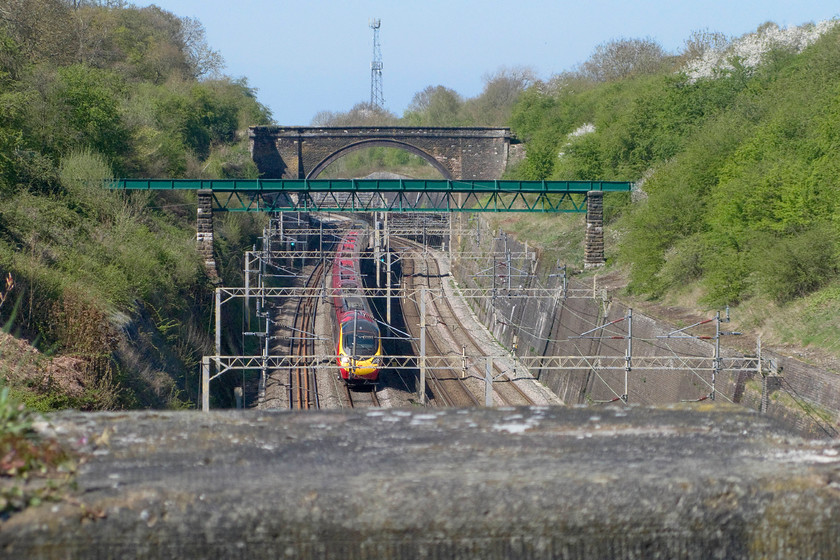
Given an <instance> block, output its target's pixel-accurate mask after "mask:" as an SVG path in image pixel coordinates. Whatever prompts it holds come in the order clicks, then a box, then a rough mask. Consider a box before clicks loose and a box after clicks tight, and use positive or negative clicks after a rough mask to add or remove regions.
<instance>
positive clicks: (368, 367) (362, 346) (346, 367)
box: [338, 316, 382, 384]
mask: <svg viewBox="0 0 840 560" xmlns="http://www.w3.org/2000/svg"><path fill="white" fill-rule="evenodd" d="M338 366H339V370H340V372H341V377H342V379H344V380H346V381H347V382H348V383H358V384H362V383H375V382H376V380H377V379H378V378H379V370H380V369H381V367H382V341H381V340H380V336H379V328H378V327H377V326H376V323H374V322H372V321H371V320H370V319H368V318H366V317H357V316H351V317H349V318H347V319H346V320H344V321H343V322H342V324H341V332H340V336H339V346H338Z"/></svg>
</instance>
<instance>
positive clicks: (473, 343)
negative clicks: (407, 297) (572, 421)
mask: <svg viewBox="0 0 840 560" xmlns="http://www.w3.org/2000/svg"><path fill="white" fill-rule="evenodd" d="M397 246H402V247H406V248H410V249H413V250H416V251H418V255H417V257H416V258H411V259H407V260H404V261H403V277H404V278H407V279H411V280H412V281H413V282H414V286H413V288H414V289H419V283H418V280H420V281H422V282H423V284H425V285H426V286H427V287H429V288H432V289H434V290H435V291H437V292H439V291H440V288H441V287H442V282H443V275H442V274H441V270H440V265H439V263H438V261H437V260H436V259H434V258H432V257H431V256H429V255H428V254H427V253H425V252H423V247H422V246H421V245H419V244H417V243H414V242H411V241H407V240H402V239H401V240H398V241H397ZM423 279H425V280H424V281H423ZM428 303H429V302H427V316H428V317H430V318H431V319H430V320H431V321H432V322H433V323H434V324H435V326H436V330H437V331H438V335H437V336H432V337H431V338H430V337H429V336H428V335H429V330H430V329H427V345H428V340H432V343H433V344H434V346H435V348H437V351H438V352H439V354H440V355H443V354H444V353H449V354H452V353H455V352H457V353H459V354H460V353H461V352H463V354H464V355H465V356H473V357H475V356H485V355H486V354H487V351H486V349H485V348H484V345H483V344H481V343H480V342H479V341H478V340H476V338H475V337H474V336H473V335H472V334H471V328H470V327H468V326H465V325H463V324H462V322H461V320H460V319H459V317H458V314H457V313H456V312H455V310H454V309H453V307H452V305H451V303H450V301H449V299H448V298H445V297H444V298H436V299H433V300H432V301H431V306H428ZM410 307H414V308H416V306H410ZM417 314H418V316H419V310H417ZM418 322H419V321H418ZM441 330H442V331H444V332H443V333H440V331H441ZM458 343H460V345H461V348H460V349H456V348H453V346H454V345H455V344H458ZM459 350H460V351H459ZM480 362H482V363H476V360H474V359H465V367H466V371H464V372H452V371H450V372H448V373H444V372H436V373H435V379H436V382H442V383H444V384H445V387H451V386H452V385H453V383H452V378H453V377H456V378H459V379H458V381H460V386H462V387H466V384H465V383H464V382H463V381H464V380H463V379H460V377H461V376H467V377H471V378H478V379H482V380H483V379H484V376H485V371H484V364H483V360H480ZM492 375H493V377H494V380H495V381H494V382H493V390H494V393H495V395H496V396H497V397H498V399H499V400H500V401H501V402H502V404H504V405H512V406H513V405H526V404H534V403H533V400H532V399H531V398H530V397H529V396H528V395H526V394H525V393H524V392H523V391H522V389H521V388H520V387H519V386H518V385H517V384H516V383H515V382H513V381H512V380H511V379H510V377H509V376H508V375H507V374H506V373H505V372H504V371H503V370H502V368H501V366H500V365H499V364H498V363H497V362H494V366H493V372H492ZM482 385H483V383H482ZM470 395H472V397H473V404H483V402H484V401H483V399H481V400H479V399H477V398H476V397H475V396H474V393H473V392H470ZM450 406H451V405H450Z"/></svg>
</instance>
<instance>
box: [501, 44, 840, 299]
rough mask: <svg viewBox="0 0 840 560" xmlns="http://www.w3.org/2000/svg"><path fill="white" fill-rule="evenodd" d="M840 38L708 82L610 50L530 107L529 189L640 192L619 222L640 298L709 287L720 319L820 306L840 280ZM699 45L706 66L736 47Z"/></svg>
mask: <svg viewBox="0 0 840 560" xmlns="http://www.w3.org/2000/svg"><path fill="white" fill-rule="evenodd" d="M838 38H840V29H837V28H836V29H834V30H833V31H831V32H829V33H828V34H826V35H824V36H823V37H822V38H821V39H820V40H819V41H817V42H816V43H815V44H814V45H812V46H811V47H809V48H808V49H806V50H805V51H804V52H802V53H801V54H794V53H792V52H791V51H789V50H786V49H776V50H774V51H771V52H769V53H767V54H766V55H765V57H764V59H763V60H764V62H763V63H762V64H761V65H760V66H758V67H756V68H748V67H746V66H745V65H744V64H743V63H741V61H739V60H737V59H734V60H732V62H733V66H734V67H733V69H731V70H724V71H719V72H718V73H717V75H716V76H715V77H714V78H705V79H697V80H689V79H688V78H687V77H685V76H682V75H679V74H674V73H673V71H672V70H671V69H670V68H669V64H668V63H667V61H666V60H664V59H661V60H659V62H656V61H655V60H654V59H656V58H657V56H653V57H652V58H651V59H650V60H651V61H652V64H650V65H646V66H644V68H642V67H639V68H638V70H639V71H636V69H634V68H633V67H632V66H621V65H620V64H617V63H619V62H621V60H623V58H622V57H623V56H624V55H628V56H629V55H633V49H629V47H630V46H632V45H630V44H629V43H626V42H625V44H623V45H620V44H619V43H616V44H612V45H604V46H602V47H603V48H600V49H599V50H598V52H596V56H593V58H592V59H591V60H590V61H588V63H587V67H586V68H582V69H581V71H580V72H579V73H577V74H575V73H566V74H562V75H560V76H557V77H556V78H554V79H553V80H551V81H549V82H547V83H539V84H536V85H535V86H534V87H531V88H530V89H528V90H527V91H526V92H525V93H524V94H523V95H522V96H521V97H520V98H519V101H518V103H517V105H516V107H515V108H514V111H513V114H512V118H511V124H512V126H513V128H514V131H515V132H516V133H517V134H518V135H519V137H520V138H522V139H524V140H525V141H526V148H527V157H526V159H525V161H524V162H523V163H522V164H521V165H520V166H519V167H518V168H517V170H516V176H518V177H521V178H527V179H541V178H546V177H550V178H555V179H596V178H600V179H619V180H633V181H637V184H638V186H639V189H640V196H638V197H637V199H638V200H637V202H636V203H634V204H632V205H628V206H621V205H619V206H618V207H617V208H616V209H617V210H619V211H620V212H621V213H622V216H621V218H620V222H619V227H620V229H621V230H622V232H623V237H622V239H621V242H620V247H619V254H618V261H619V262H621V263H622V264H624V265H626V266H627V267H629V270H630V285H629V289H630V291H631V292H633V293H637V294H643V295H647V296H651V297H659V296H662V295H663V294H665V293H666V292H668V291H669V290H679V289H683V288H684V287H686V286H695V287H701V288H702V290H703V300H704V301H705V303H707V304H710V305H722V304H726V303H735V302H738V301H743V300H745V299H748V298H750V297H753V296H759V297H762V298H765V299H769V300H773V301H775V302H777V303H779V304H784V303H785V302H790V301H793V300H795V299H797V298H801V297H804V296H807V295H808V294H810V293H813V292H815V291H818V290H820V289H822V288H823V287H824V286H827V285H830V284H831V283H832V282H833V281H834V280H835V279H836V277H837V272H838V255H837V251H836V250H835V248H834V247H835V245H836V242H837V233H836V232H837V231H838V229H837V228H838V225H840V211H839V210H838V208H840V179H838V177H840V156H838V154H840V151H839V150H838V148H839V147H840V133H838V132H837V131H838V130H840V78H838V76H840V41H838ZM692 41H693V42H691V43H687V48H689V49H692V50H693V51H697V52H699V51H702V50H705V49H706V48H708V47H710V46H714V45H719V44H725V43H726V40H725V38H724V37H722V36H720V35H719V34H710V33H705V34H702V35H696V36H695V37H694V38H693V40H692ZM607 46H610V47H615V48H611V49H608V48H607ZM619 46H623V47H628V48H625V49H624V50H623V51H622V52H619V51H621V50H622V49H618V47H619ZM637 46H640V47H641V46H643V45H641V43H640V44H639V45H637ZM651 53H653V54H655V53H654V52H653V51H650V53H648V54H651ZM637 54H638V53H637ZM619 55H622V56H619ZM686 56H687V55H686ZM630 58H631V59H632V58H633V57H632V56H631V57H630ZM640 60H641V59H640ZM654 62H656V63H654ZM607 63H609V64H607ZM613 63H616V64H613ZM596 70H597V72H596ZM625 70H626V71H625ZM585 124H586V125H589V124H591V125H592V126H591V128H590V129H589V130H590V131H589V132H586V133H581V131H582V130H583V125H585ZM593 129H594V130H593ZM573 132H575V134H572V133H573ZM768 255H772V258H768Z"/></svg>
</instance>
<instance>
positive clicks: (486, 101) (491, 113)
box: [465, 67, 536, 126]
mask: <svg viewBox="0 0 840 560" xmlns="http://www.w3.org/2000/svg"><path fill="white" fill-rule="evenodd" d="M535 80H536V77H535V74H534V71H533V70H531V69H530V68H524V67H518V68H502V69H500V70H499V71H497V72H496V73H495V74H491V75H488V76H485V78H484V89H483V90H482V92H481V94H480V95H479V96H478V97H476V98H473V99H470V100H469V101H467V103H466V106H465V113H466V114H467V120H468V121H469V123H470V124H473V125H477V126H482V125H483V126H500V125H504V124H507V122H508V121H509V120H510V115H511V113H512V111H513V106H514V105H515V104H516V101H517V100H518V99H519V96H520V95H521V94H522V92H524V91H525V90H526V89H528V86H530V85H531V84H532V83H534V81H535Z"/></svg>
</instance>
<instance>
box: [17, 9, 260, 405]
mask: <svg viewBox="0 0 840 560" xmlns="http://www.w3.org/2000/svg"><path fill="white" fill-rule="evenodd" d="M0 2H2V3H3V5H4V6H5V7H4V8H2V9H3V13H4V17H3V18H2V20H0V194H2V195H3V197H4V204H3V205H0V271H2V272H3V274H4V275H5V273H6V272H11V273H12V274H13V275H14V278H15V282H16V287H15V299H14V301H15V306H14V308H11V306H8V305H7V306H5V307H4V308H3V309H0V312H2V314H3V317H2V320H3V323H4V324H6V325H9V328H10V329H11V330H12V331H13V332H14V333H15V334H17V335H19V336H23V337H26V338H29V339H30V340H33V341H35V344H36V345H37V346H38V347H39V348H40V349H42V350H47V351H49V352H57V353H59V354H69V355H71V356H73V359H74V360H79V362H78V363H79V364H80V365H79V366H78V367H79V368H80V369H81V370H82V371H81V373H82V374H83V376H84V378H85V387H84V391H83V392H82V393H81V394H80V395H73V396H71V395H68V394H66V393H65V392H64V391H63V390H62V389H61V387H59V386H58V385H49V386H47V385H44V384H43V383H41V384H35V385H31V386H30V385H25V386H24V385H20V384H18V385H15V386H14V390H15V391H16V392H17V393H18V394H20V395H21V396H22V397H23V398H24V399H25V400H26V402H28V403H30V404H31V405H32V406H35V407H37V408H39V409H43V410H49V409H54V408H58V407H66V406H72V407H76V408H81V409H103V408H105V409H109V408H114V407H119V406H138V405H144V404H145V405H155V406H161V405H165V404H166V403H167V402H170V403H177V402H180V401H179V399H178V396H177V395H178V392H179V388H182V387H184V385H185V383H186V372H184V373H183V374H182V375H180V376H179V377H177V376H176V377H177V379H172V378H169V379H168V380H163V379H151V380H148V379H146V378H141V376H139V375H138V370H139V369H140V367H141V366H139V365H138V364H129V365H125V364H122V367H119V368H118V367H117V364H116V363H115V362H114V361H113V360H112V353H113V352H114V350H115V346H114V344H115V341H116V340H117V337H116V335H115V333H114V332H113V328H114V327H113V325H112V323H114V322H115V321H117V319H116V318H118V317H132V318H133V319H134V318H137V317H138V316H141V315H142V314H143V313H144V311H143V310H145V309H148V308H151V309H155V310H156V313H155V316H154V318H153V319H151V321H152V322H153V323H155V325H160V326H161V329H162V330H161V333H163V332H164V331H165V333H166V336H165V337H163V335H161V336H162V337H163V340H164V343H163V345H164V346H166V345H172V346H176V344H175V343H174V342H173V340H174V338H173V337H175V334H176V331H177V334H178V335H179V336H178V340H179V341H183V342H179V343H178V345H177V348H175V349H172V350H170V349H161V353H164V352H168V353H170V354H172V355H174V357H173V358H172V359H171V360H170V362H171V363H176V362H177V361H180V363H181V364H184V367H189V366H194V365H195V363H196V362H195V360H196V355H200V352H201V351H202V349H203V345H204V344H205V343H206V340H205V338H206V337H204V336H201V335H199V334H196V333H202V332H204V331H203V329H201V328H199V327H198V325H201V326H202V327H203V326H204V325H206V324H207V317H206V315H207V313H208V312H209V311H208V309H209V308H208V306H207V305H206V304H207V302H208V301H209V299H210V296H209V294H210V291H209V289H208V288H209V284H208V281H207V277H206V274H205V271H204V264H203V261H202V259H201V257H200V256H199V255H198V253H197V251H196V245H195V204H196V200H195V196H194V195H191V194H184V193H161V194H159V195H152V194H150V193H129V194H125V193H118V192H113V191H109V190H107V189H104V188H103V185H104V182H105V181H107V180H110V179H111V178H112V177H113V176H114V175H120V176H146V177H148V176H172V177H179V176H184V175H187V174H189V175H191V176H195V177H207V178H215V177H228V178H236V177H251V178H254V177H257V176H258V172H257V169H256V166H255V165H254V163H253V161H251V159H250V157H249V154H248V145H247V135H246V134H245V129H246V127H247V126H249V125H257V124H268V123H269V121H270V114H269V112H268V110H267V109H266V108H265V107H264V106H263V105H261V104H260V103H259V102H258V101H257V99H256V95H255V91H254V90H253V89H252V88H250V87H249V86H248V84H247V82H246V81H245V80H244V79H240V80H232V79H230V78H227V77H224V76H221V75H219V74H218V70H219V68H220V64H221V59H220V58H219V57H218V55H217V54H216V53H214V52H213V51H212V50H210V49H209V47H208V46H207V45H206V42H205V36H204V32H203V28H202V27H201V25H200V23H199V22H197V21H196V20H192V19H189V18H185V19H182V18H178V17H177V16H175V15H174V14H171V13H169V12H166V11H164V10H162V9H161V8H158V7H155V6H151V7H148V8H141V9H138V8H134V7H125V5H124V4H123V3H92V2H85V3H81V4H80V5H78V6H76V9H74V10H72V12H71V10H69V9H68V6H67V4H66V3H65V2H61V1H55V0H0ZM7 16H8V17H7ZM208 75H212V76H213V79H206V80H203V81H196V79H195V78H197V77H199V76H208ZM231 221H232V222H237V221H238V222H240V225H241V229H242V230H243V231H244V232H245V233H244V234H243V235H237V236H233V237H232V238H227V237H226V236H225V233H226V232H227V229H226V228H222V229H223V231H222V233H221V235H219V236H218V239H219V241H220V243H222V244H224V246H225V250H226V251H227V252H226V253H225V256H229V255H232V254H235V253H241V251H242V249H243V245H242V244H244V245H245V246H247V247H250V245H251V244H252V243H253V234H254V232H255V231H261V230H262V227H261V226H260V227H257V226H256V225H255V224H256V221H255V220H252V219H251V218H241V217H235V218H231ZM252 222H253V223H252ZM252 226H253V227H252ZM231 229H233V228H231ZM190 373H192V372H190ZM167 387H168V388H169V389H167ZM161 391H163V392H166V391H169V392H170V393H171V395H169V396H166V395H162V394H160V393H161ZM138 399H139V400H138Z"/></svg>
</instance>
